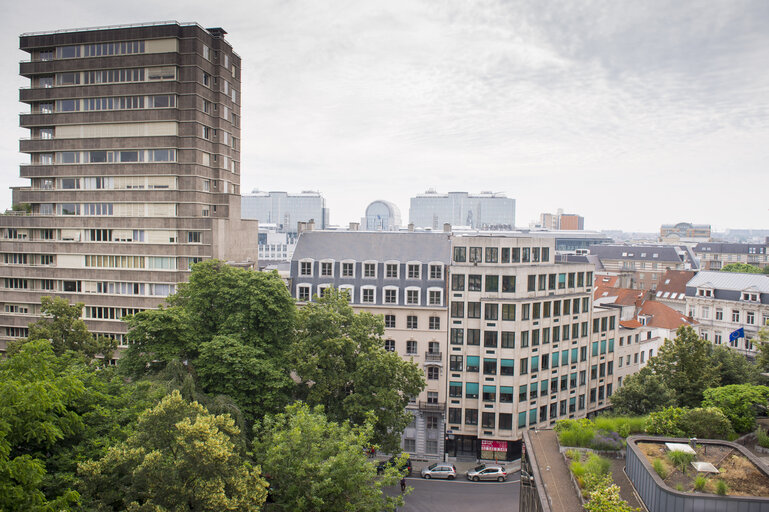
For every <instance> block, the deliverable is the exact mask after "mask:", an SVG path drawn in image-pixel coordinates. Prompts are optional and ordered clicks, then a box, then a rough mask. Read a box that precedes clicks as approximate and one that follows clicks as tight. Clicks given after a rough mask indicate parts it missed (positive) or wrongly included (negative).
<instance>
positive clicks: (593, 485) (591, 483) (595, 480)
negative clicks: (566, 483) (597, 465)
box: [582, 473, 613, 495]
mask: <svg viewBox="0 0 769 512" xmlns="http://www.w3.org/2000/svg"><path fill="white" fill-rule="evenodd" d="M612 483H613V482H612V479H611V475H608V474H606V475H597V474H594V473H588V474H586V475H585V476H584V477H583V478H582V489H583V490H584V491H585V492H584V494H585V495H589V494H590V493H591V492H592V491H594V490H596V489H603V488H605V487H608V486H610V485H611V484H612Z"/></svg>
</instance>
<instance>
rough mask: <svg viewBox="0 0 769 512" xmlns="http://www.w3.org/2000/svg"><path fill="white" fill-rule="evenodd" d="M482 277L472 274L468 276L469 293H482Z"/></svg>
mask: <svg viewBox="0 0 769 512" xmlns="http://www.w3.org/2000/svg"><path fill="white" fill-rule="evenodd" d="M481 277H482V276H480V275H476V274H470V275H469V276H467V291H468V292H479V291H481Z"/></svg>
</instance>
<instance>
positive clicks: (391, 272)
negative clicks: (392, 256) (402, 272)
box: [385, 263, 398, 279]
mask: <svg viewBox="0 0 769 512" xmlns="http://www.w3.org/2000/svg"><path fill="white" fill-rule="evenodd" d="M385 277H387V278H388V279H398V264H397V263H386V264H385Z"/></svg>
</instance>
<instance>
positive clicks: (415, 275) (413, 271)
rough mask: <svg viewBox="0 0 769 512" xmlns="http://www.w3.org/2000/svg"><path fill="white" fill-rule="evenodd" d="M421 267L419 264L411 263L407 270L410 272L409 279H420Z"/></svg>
mask: <svg viewBox="0 0 769 512" xmlns="http://www.w3.org/2000/svg"><path fill="white" fill-rule="evenodd" d="M420 267H421V265H420V264H419V263H409V264H408V265H407V266H406V268H407V272H408V278H409V279H419V268H420Z"/></svg>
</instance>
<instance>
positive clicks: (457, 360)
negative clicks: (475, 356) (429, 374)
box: [449, 354, 464, 372]
mask: <svg viewBox="0 0 769 512" xmlns="http://www.w3.org/2000/svg"><path fill="white" fill-rule="evenodd" d="M463 362H464V359H463V356H461V355H457V354H455V355H451V356H449V370H451V371H452V372H461V371H462V368H463V364H462V363H463Z"/></svg>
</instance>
